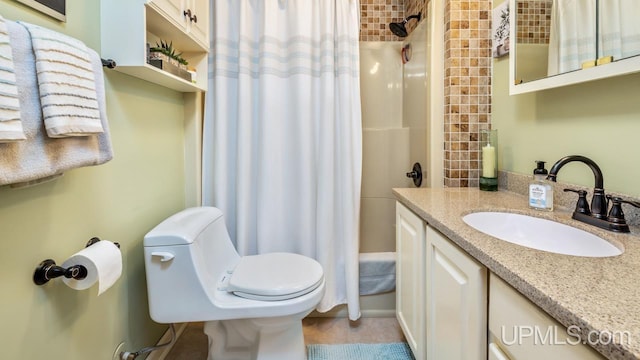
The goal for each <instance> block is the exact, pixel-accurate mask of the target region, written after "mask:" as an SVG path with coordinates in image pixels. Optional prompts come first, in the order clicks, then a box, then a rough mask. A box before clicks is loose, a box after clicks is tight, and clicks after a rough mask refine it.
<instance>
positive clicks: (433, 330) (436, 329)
mask: <svg viewBox="0 0 640 360" xmlns="http://www.w3.org/2000/svg"><path fill="white" fill-rule="evenodd" d="M426 238H427V249H426V250H427V264H426V265H427V269H426V273H427V279H426V281H427V289H426V295H425V296H426V298H427V302H426V308H427V314H426V315H427V329H426V332H427V358H428V359H433V360H436V359H447V360H463V359H469V360H476V359H486V358H487V269H486V268H485V267H484V266H482V265H481V264H479V263H478V262H477V261H475V260H474V259H473V258H471V257H470V256H469V255H468V254H467V253H465V252H464V251H462V250H461V249H459V248H458V247H457V246H456V245H454V244H453V243H451V242H450V241H449V239H447V238H445V237H444V236H443V235H442V234H440V233H439V232H438V231H437V230H435V229H433V228H432V227H430V226H427V229H426Z"/></svg>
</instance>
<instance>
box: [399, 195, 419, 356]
mask: <svg viewBox="0 0 640 360" xmlns="http://www.w3.org/2000/svg"><path fill="white" fill-rule="evenodd" d="M424 231H425V225H424V223H423V222H422V220H421V219H420V218H419V217H418V216H416V215H415V214H414V213H412V212H411V211H410V210H409V209H407V208H406V207H404V206H403V205H402V204H400V203H396V257H397V258H396V317H397V318H398V322H399V323H400V327H401V328H402V331H403V332H404V335H405V338H406V339H407V342H408V343H409V347H411V350H412V351H413V355H414V356H415V358H416V360H422V359H424V351H425V350H424V345H425V337H424V318H425V316H424V256H425V255H424Z"/></svg>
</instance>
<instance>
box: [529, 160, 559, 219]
mask: <svg viewBox="0 0 640 360" xmlns="http://www.w3.org/2000/svg"><path fill="white" fill-rule="evenodd" d="M544 163H545V162H544V161H540V160H536V164H537V166H536V168H535V169H533V180H532V181H531V182H530V183H529V207H530V208H532V209H536V210H546V211H551V210H553V186H552V185H551V183H550V182H549V181H547V174H548V172H547V169H545V168H544Z"/></svg>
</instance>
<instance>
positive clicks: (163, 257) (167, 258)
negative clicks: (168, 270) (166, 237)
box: [151, 251, 175, 262]
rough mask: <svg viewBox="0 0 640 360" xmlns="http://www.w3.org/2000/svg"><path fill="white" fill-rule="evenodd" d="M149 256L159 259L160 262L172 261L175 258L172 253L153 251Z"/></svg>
mask: <svg viewBox="0 0 640 360" xmlns="http://www.w3.org/2000/svg"><path fill="white" fill-rule="evenodd" d="M151 256H152V257H153V256H156V257H159V258H160V261H161V262H167V261H170V260H173V258H174V257H175V255H173V254H172V253H170V252H166V251H154V252H152V253H151Z"/></svg>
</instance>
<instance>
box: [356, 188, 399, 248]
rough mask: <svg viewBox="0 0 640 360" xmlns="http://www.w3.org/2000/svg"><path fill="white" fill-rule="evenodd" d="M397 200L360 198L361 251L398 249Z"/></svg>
mask: <svg viewBox="0 0 640 360" xmlns="http://www.w3.org/2000/svg"><path fill="white" fill-rule="evenodd" d="M395 214H396V201H395V199H384V198H361V199H360V252H361V253H362V252H383V251H395V250H396V241H395V240H396V231H395V223H396V216H395Z"/></svg>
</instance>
